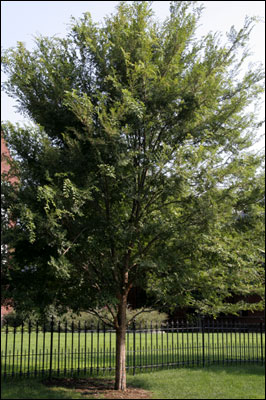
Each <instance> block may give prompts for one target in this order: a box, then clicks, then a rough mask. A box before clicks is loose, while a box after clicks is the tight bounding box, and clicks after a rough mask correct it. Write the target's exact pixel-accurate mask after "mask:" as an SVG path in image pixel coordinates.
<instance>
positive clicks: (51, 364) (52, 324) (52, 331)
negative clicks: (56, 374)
mask: <svg viewBox="0 0 266 400" xmlns="http://www.w3.org/2000/svg"><path fill="white" fill-rule="evenodd" d="M53 336H54V316H53V315H52V319H51V343H50V368H49V379H51V376H52V366H53Z"/></svg>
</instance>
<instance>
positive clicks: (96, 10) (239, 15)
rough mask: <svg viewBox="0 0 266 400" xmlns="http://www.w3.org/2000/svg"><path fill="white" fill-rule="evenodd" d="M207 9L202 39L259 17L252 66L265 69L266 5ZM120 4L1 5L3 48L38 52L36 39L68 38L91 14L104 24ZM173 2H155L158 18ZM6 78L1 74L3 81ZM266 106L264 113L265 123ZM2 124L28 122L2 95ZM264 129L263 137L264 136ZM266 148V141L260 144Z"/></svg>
mask: <svg viewBox="0 0 266 400" xmlns="http://www.w3.org/2000/svg"><path fill="white" fill-rule="evenodd" d="M199 3H200V4H203V5H204V7H205V9H204V11H203V14H202V18H201V21H200V26H199V28H198V31H197V32H198V35H199V36H202V35H205V34H207V33H208V32H209V31H213V32H217V31H218V32H220V34H221V36H222V38H225V33H226V32H228V31H229V30H230V27H231V26H232V25H234V26H235V28H236V29H240V28H241V27H242V26H243V24H244V20H245V16H259V17H261V18H262V19H263V21H261V22H259V23H258V24H257V25H256V26H255V28H254V29H253V32H252V33H251V37H250V42H249V47H250V49H251V51H252V53H253V54H252V57H251V58H250V60H249V61H250V62H261V63H263V64H264V66H265V20H264V18H265V1H201V2H199ZM118 4H119V1H1V47H2V48H3V49H6V48H9V47H13V46H16V43H17V41H21V42H24V43H25V45H26V47H27V49H29V50H31V49H33V48H34V35H37V34H42V35H44V36H54V35H55V36H60V37H64V36H66V33H67V30H68V28H69V27H68V25H69V23H70V18H71V16H73V17H75V18H79V17H81V16H82V13H84V12H87V11H89V12H90V13H91V16H92V19H93V20H94V21H95V22H99V23H101V22H104V16H107V15H110V14H111V13H115V11H116V6H117V5H118ZM169 4H170V1H154V2H153V5H152V8H153V10H154V12H155V17H156V18H158V19H159V20H160V21H163V20H164V19H165V18H166V17H167V16H168V15H169ZM4 80H5V75H4V74H1V81H2V82H3V81H4ZM264 114H265V106H264V107H262V109H261V118H262V119H264ZM1 120H4V121H6V120H9V121H11V122H12V123H16V122H24V121H26V120H25V118H24V117H23V116H22V115H20V114H19V113H18V112H16V109H15V100H14V99H11V98H10V97H8V96H7V95H6V94H5V93H3V92H2V91H1ZM264 129H265V128H264V127H262V128H261V130H260V131H259V135H263V134H264V132H265V131H264ZM263 147H264V138H262V139H261V140H260V141H259V143H258V144H257V146H256V148H257V149H258V150H260V149H262V148H263Z"/></svg>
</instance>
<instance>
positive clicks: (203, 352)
mask: <svg viewBox="0 0 266 400" xmlns="http://www.w3.org/2000/svg"><path fill="white" fill-rule="evenodd" d="M204 331H205V328H204V318H201V333H202V364H203V367H204V366H205V342H204Z"/></svg>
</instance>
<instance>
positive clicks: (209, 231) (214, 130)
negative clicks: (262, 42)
mask: <svg viewBox="0 0 266 400" xmlns="http://www.w3.org/2000/svg"><path fill="white" fill-rule="evenodd" d="M201 11H202V6H200V5H198V2H193V1H174V2H171V6H170V16H169V17H168V18H167V19H166V20H165V22H164V23H162V24H160V23H158V22H156V21H155V20H154V18H153V13H152V9H151V4H150V2H145V1H134V2H132V4H129V3H128V2H121V3H120V4H119V6H118V8H117V12H116V14H115V15H111V16H110V17H107V18H106V19H105V21H104V24H103V26H99V25H97V24H95V23H94V22H93V21H92V19H91V16H90V14H89V13H85V14H84V15H83V16H82V18H80V19H79V20H74V19H73V20H72V24H71V29H70V31H69V33H68V35H67V37H66V38H64V39H61V38H57V37H52V38H47V37H43V36H38V37H36V48H35V49H34V50H33V51H31V52H30V51H28V50H27V49H26V48H25V46H24V45H23V43H18V44H17V47H16V48H11V49H7V50H5V51H4V52H3V57H2V60H3V61H2V63H3V68H4V71H5V72H6V73H7V75H8V80H7V82H5V83H4V89H5V90H6V92H7V93H8V94H9V95H10V96H13V97H14V98H15V99H16V100H17V104H18V107H19V109H20V111H21V112H22V113H26V114H27V115H28V116H29V117H30V118H31V120H32V121H33V123H34V126H31V127H30V126H24V127H21V126H18V125H12V124H11V123H4V124H2V129H3V132H4V136H5V139H6V141H7V143H8V145H9V147H10V150H11V152H12V154H13V157H14V160H13V162H11V165H12V168H11V170H10V172H9V176H10V175H12V174H16V175H17V176H18V177H19V183H17V184H15V185H13V186H11V185H8V184H7V178H8V176H6V177H4V179H3V183H2V186H3V189H2V191H3V194H4V200H3V208H4V209H5V210H6V211H7V212H8V215H9V218H10V219H11V220H13V221H15V222H16V223H15V224H8V223H6V224H5V228H4V229H3V231H4V232H3V238H4V239H3V240H4V243H6V244H8V246H9V248H10V249H14V250H13V252H12V256H10V258H9V262H8V268H7V267H6V265H7V264H5V266H4V270H5V280H6V282H5V283H6V286H5V287H6V288H8V293H9V295H10V296H12V298H13V300H14V301H15V303H16V304H17V306H18V307H21V308H31V307H35V308H36V307H37V308H40V309H45V308H46V307H47V306H49V305H50V304H54V305H55V306H57V307H58V308H59V307H63V308H64V307H70V308H71V309H73V310H76V311H78V310H87V311H91V312H97V310H98V309H99V308H101V307H103V306H107V307H108V308H109V311H110V315H111V316H112V320H110V321H106V322H109V323H112V324H113V325H114V326H115V327H116V329H117V332H118V337H120V338H121V335H122V336H123V334H122V333H121V332H122V331H121V330H124V328H125V307H126V303H127V296H128V293H129V291H130V289H131V288H132V287H133V286H141V287H143V288H145V289H146V290H148V291H149V292H152V293H153V295H155V296H156V298H157V299H158V301H159V302H160V304H162V305H163V304H165V303H167V304H168V305H192V306H193V307H195V308H196V309H198V310H199V311H200V312H202V313H208V314H217V313H219V312H236V311H239V310H240V309H248V308H251V309H254V308H256V307H257V308H259V307H262V304H261V303H257V304H256V305H255V306H254V304H253V305H249V304H248V303H245V302H244V301H242V302H239V303H238V304H237V305H230V296H231V295H232V294H234V293H236V294H242V295H247V294H250V293H257V294H259V295H261V296H262V294H263V290H262V289H263V264H262V261H263V259H262V256H261V249H263V245H264V237H263V235H264V233H263V232H264V230H263V227H264V225H263V218H264V214H263V206H264V199H265V197H264V196H265V195H264V184H263V180H262V172H261V170H260V167H261V165H262V158H261V156H258V155H255V154H253V153H251V152H249V151H248V150H249V148H250V146H251V145H252V143H253V138H254V132H256V130H257V129H258V127H259V126H260V125H261V121H258V119H257V115H256V113H255V112H251V111H249V110H248V107H249V106H250V104H254V103H256V102H257V100H258V99H259V98H260V95H261V94H262V92H263V77H264V76H263V70H262V68H261V67H260V66H257V67H253V68H250V69H248V70H247V72H245V73H244V74H242V75H240V72H241V67H242V65H243V63H244V61H245V60H246V58H247V57H248V51H247V44H248V38H249V34H250V32H251V30H252V26H253V25H254V23H255V20H254V19H253V18H247V19H246V21H245V24H244V26H243V28H242V29H241V30H240V31H239V32H237V31H236V30H235V29H234V27H232V28H231V30H230V32H229V33H228V35H227V43H225V44H221V43H220V42H219V37H218V35H217V34H215V33H209V34H208V35H206V36H205V37H203V38H197V35H196V29H197V24H198V22H199V20H200V15H201ZM44 287H45V296H40V294H39V291H40V288H44ZM3 292H4V293H6V292H5V291H3ZM228 299H229V300H228ZM225 300H227V302H225ZM117 382H118V378H117ZM121 382H122V381H121V380H120V384H118V383H117V388H118V387H120V388H121V387H123V384H122V383H121ZM121 385H122V386H121Z"/></svg>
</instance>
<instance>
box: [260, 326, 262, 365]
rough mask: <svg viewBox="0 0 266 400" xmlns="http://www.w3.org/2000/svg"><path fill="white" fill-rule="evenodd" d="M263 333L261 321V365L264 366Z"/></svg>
mask: <svg viewBox="0 0 266 400" xmlns="http://www.w3.org/2000/svg"><path fill="white" fill-rule="evenodd" d="M262 338H263V331H262V321H260V348H261V363H262V364H263V341H262V340H263V339H262Z"/></svg>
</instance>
